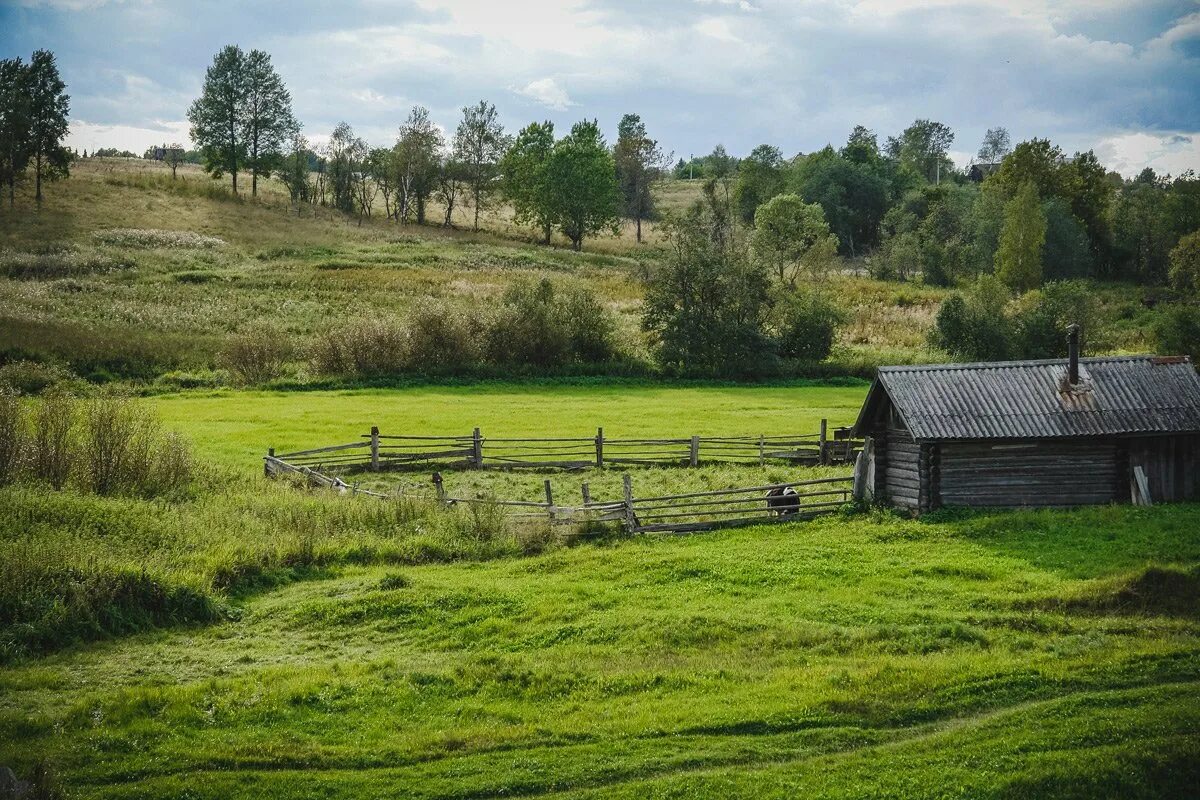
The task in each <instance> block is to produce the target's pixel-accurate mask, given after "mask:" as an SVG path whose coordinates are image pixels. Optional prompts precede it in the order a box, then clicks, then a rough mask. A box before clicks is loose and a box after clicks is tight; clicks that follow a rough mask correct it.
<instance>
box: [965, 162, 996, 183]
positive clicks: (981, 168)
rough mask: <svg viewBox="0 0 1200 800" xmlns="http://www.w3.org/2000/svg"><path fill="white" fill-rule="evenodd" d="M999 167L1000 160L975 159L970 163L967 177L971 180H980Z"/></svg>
mask: <svg viewBox="0 0 1200 800" xmlns="http://www.w3.org/2000/svg"><path fill="white" fill-rule="evenodd" d="M998 169H1000V162H999V161H996V162H986V161H977V162H976V163H974V164H972V165H971V166H970V168H969V169H968V170H967V177H969V178H971V180H976V181H981V180H983V179H984V178H986V177H987V176H988V175H991V174H992V173H993V172H995V171H996V170H998Z"/></svg>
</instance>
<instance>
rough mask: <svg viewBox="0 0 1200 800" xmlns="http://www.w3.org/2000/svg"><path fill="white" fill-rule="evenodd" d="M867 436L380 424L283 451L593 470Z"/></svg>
mask: <svg viewBox="0 0 1200 800" xmlns="http://www.w3.org/2000/svg"><path fill="white" fill-rule="evenodd" d="M861 449H862V442H861V440H857V439H851V438H850V436H849V429H847V428H838V429H836V430H834V431H833V436H829V428H828V425H827V423H826V422H825V420H821V429H820V432H818V433H813V434H797V435H791V436H690V437H687V438H678V439H664V438H652V439H620V438H609V437H606V436H605V435H604V429H603V428H597V429H596V435H595V436H588V437H559V438H498V437H490V436H489V437H485V436H484V435H483V434H482V433H481V431H480V429H479V428H475V429H474V430H473V431H472V432H471V433H470V434H469V435H465V436H416V435H385V434H382V433H380V432H379V428H377V427H376V428H372V429H371V432H370V433H367V434H363V436H362V437H361V441H356V442H350V443H348V444H339V445H333V446H330V447H318V448H315V449H312V450H297V451H294V452H291V453H282V454H280V455H279V456H276V454H275V451H274V449H272V450H270V451H268V456H267V457H268V458H276V457H277V458H279V459H282V460H284V461H286V462H287V463H289V464H291V465H293V466H307V467H310V468H313V469H317V470H318V471H324V470H331V469H336V470H348V469H349V470H372V471H379V470H397V469H412V468H418V469H427V468H430V467H438V468H442V469H448V468H456V467H457V468H464V469H521V468H533V469H586V468H588V467H597V468H605V467H609V466H685V467H696V466H699V465H701V464H712V463H735V464H736V463H741V464H760V465H761V464H765V463H767V462H768V461H772V462H776V461H785V462H788V463H792V464H806V465H815V464H849V463H853V461H854V459H855V457H856V456H857V455H858V452H859V450H861Z"/></svg>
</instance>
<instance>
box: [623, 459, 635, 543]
mask: <svg viewBox="0 0 1200 800" xmlns="http://www.w3.org/2000/svg"><path fill="white" fill-rule="evenodd" d="M621 483H622V488H623V490H624V498H625V527H626V528H627V529H628V530H629V532H630V533H633V532H634V531H635V530H637V517H636V516H634V513H633V479H632V478H630V477H629V473H628V472H626V473H625V474H624V475H622V476H621Z"/></svg>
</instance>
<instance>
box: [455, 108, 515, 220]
mask: <svg viewBox="0 0 1200 800" xmlns="http://www.w3.org/2000/svg"><path fill="white" fill-rule="evenodd" d="M508 144H509V142H508V137H506V136H505V135H504V126H503V125H501V124H500V120H499V119H497V117H496V107H495V106H494V105H492V104H491V103H488V102H487V101H485V100H480V101H479V103H478V104H477V105H474V106H466V107H465V108H463V118H462V122H460V123H458V130H457V131H456V132H455V134H454V155H453V162H454V163H455V164H456V165H457V167H456V171H457V172H458V173H459V175H460V177H461V179H462V181H463V182H464V183H465V184H466V186H467V190H468V191H469V192H470V195H471V203H472V205H473V206H474V208H475V222H474V224H473V226H472V229H473V230H479V211H480V209H481V208H483V205H484V203H485V201H486V200H487V199H488V197H489V196H490V195H491V193H492V191H493V190H494V189H495V179H496V174H497V172H498V171H499V165H500V159H502V158H503V157H504V153H505V151H506V150H507V149H508ZM447 224H449V219H447Z"/></svg>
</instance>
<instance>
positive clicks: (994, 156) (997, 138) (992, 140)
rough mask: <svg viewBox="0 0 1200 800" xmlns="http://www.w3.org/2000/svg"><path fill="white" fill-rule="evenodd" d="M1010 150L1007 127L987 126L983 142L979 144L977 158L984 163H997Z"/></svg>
mask: <svg viewBox="0 0 1200 800" xmlns="http://www.w3.org/2000/svg"><path fill="white" fill-rule="evenodd" d="M1011 150H1012V144H1011V143H1010V140H1009V138H1008V130H1007V129H1005V128H988V130H987V133H985V134H984V135H983V144H981V145H980V146H979V160H980V161H981V162H983V163H984V164H998V163H1000V162H1001V161H1002V160H1003V159H1004V157H1005V156H1006V155H1008V153H1009V151H1011Z"/></svg>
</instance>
